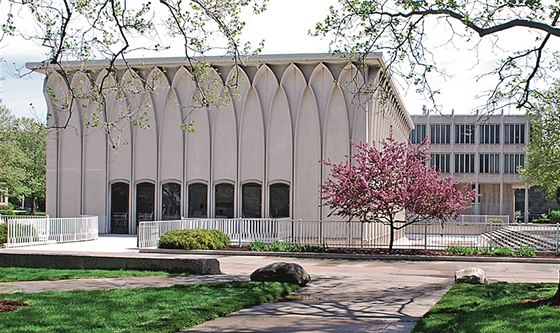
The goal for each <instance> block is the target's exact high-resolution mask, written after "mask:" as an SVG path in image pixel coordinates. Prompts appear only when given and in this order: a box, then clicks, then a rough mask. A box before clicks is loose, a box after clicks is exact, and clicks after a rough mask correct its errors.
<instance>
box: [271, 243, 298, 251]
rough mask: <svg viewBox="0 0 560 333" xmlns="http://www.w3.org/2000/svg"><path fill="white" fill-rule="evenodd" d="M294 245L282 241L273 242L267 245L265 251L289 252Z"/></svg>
mask: <svg viewBox="0 0 560 333" xmlns="http://www.w3.org/2000/svg"><path fill="white" fill-rule="evenodd" d="M293 247H294V245H293V244H292V243H288V242H284V241H274V242H272V243H270V244H268V245H267V251H272V252H290V251H292V249H293Z"/></svg>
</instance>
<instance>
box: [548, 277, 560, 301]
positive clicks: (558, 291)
mask: <svg viewBox="0 0 560 333" xmlns="http://www.w3.org/2000/svg"><path fill="white" fill-rule="evenodd" d="M548 305H553V306H559V305H560V271H558V288H557V289H556V294H554V296H552V297H551V298H549V299H548Z"/></svg>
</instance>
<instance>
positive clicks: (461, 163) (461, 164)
mask: <svg viewBox="0 0 560 333" xmlns="http://www.w3.org/2000/svg"><path fill="white" fill-rule="evenodd" d="M455 173H474V154H455Z"/></svg>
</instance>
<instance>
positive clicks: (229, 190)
mask: <svg viewBox="0 0 560 333" xmlns="http://www.w3.org/2000/svg"><path fill="white" fill-rule="evenodd" d="M215 197H216V207H215V210H214V216H215V217H217V218H229V219H231V218H233V199H234V186H233V185H232V184H218V185H216V196H215Z"/></svg>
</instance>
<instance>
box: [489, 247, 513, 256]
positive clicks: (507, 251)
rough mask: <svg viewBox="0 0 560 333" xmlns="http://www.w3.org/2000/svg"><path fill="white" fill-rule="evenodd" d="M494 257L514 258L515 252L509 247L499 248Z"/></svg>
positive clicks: (495, 250)
mask: <svg viewBox="0 0 560 333" xmlns="http://www.w3.org/2000/svg"><path fill="white" fill-rule="evenodd" d="M492 252H493V253H492V254H493V255H495V256H498V257H511V256H513V251H512V250H510V249H508V248H507V247H497V248H495V249H494V251H492Z"/></svg>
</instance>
